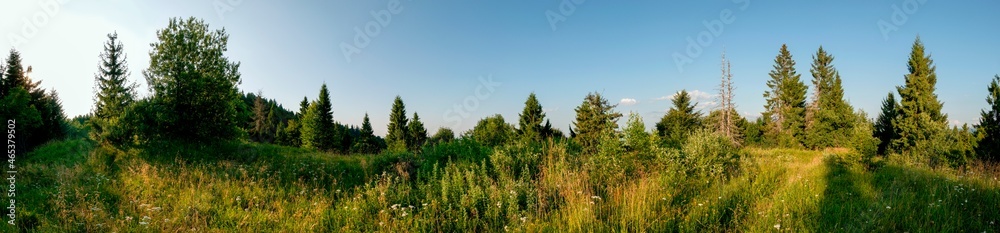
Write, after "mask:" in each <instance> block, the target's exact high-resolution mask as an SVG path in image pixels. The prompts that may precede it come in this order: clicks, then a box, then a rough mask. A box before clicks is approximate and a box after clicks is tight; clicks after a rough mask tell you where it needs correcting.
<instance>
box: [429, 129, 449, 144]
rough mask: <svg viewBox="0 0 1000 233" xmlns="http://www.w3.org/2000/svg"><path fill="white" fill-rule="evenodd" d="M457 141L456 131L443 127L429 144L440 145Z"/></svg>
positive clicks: (432, 137)
mask: <svg viewBox="0 0 1000 233" xmlns="http://www.w3.org/2000/svg"><path fill="white" fill-rule="evenodd" d="M452 141H455V131H452V130H451V129H449V128H445V127H441V128H439V129H438V131H437V133H434V136H431V138H430V139H429V140H428V143H429V144H432V145H436V144H439V143H448V142H452Z"/></svg>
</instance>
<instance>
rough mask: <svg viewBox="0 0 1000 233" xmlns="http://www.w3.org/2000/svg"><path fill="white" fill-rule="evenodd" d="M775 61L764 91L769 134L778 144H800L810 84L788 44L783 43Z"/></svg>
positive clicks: (792, 145)
mask: <svg viewBox="0 0 1000 233" xmlns="http://www.w3.org/2000/svg"><path fill="white" fill-rule="evenodd" d="M774 63H775V64H774V69H773V70H771V72H770V74H769V75H770V76H771V80H768V81H767V86H768V88H770V90H768V91H766V92H764V98H765V99H767V104H766V105H765V106H764V108H765V109H766V111H765V112H764V114H763V117H764V118H765V120H766V121H767V123H768V127H767V128H768V129H767V135H768V138H769V140H770V141H771V142H772V143H773V144H776V145H778V146H785V147H800V146H801V143H802V139H803V138H804V137H803V135H804V133H805V132H804V131H805V109H806V85H805V84H804V83H802V81H801V80H800V79H799V78H800V75H799V74H798V73H797V72H796V71H795V60H792V54H791V53H790V52H788V46H786V45H784V44H783V45H781V50H780V51H779V53H778V56H777V57H775V59H774Z"/></svg>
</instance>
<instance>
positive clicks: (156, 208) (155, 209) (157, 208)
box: [150, 206, 163, 211]
mask: <svg viewBox="0 0 1000 233" xmlns="http://www.w3.org/2000/svg"><path fill="white" fill-rule="evenodd" d="M161 209H163V208H160V207H159V206H157V207H153V208H152V209H150V210H154V211H157V210H161Z"/></svg>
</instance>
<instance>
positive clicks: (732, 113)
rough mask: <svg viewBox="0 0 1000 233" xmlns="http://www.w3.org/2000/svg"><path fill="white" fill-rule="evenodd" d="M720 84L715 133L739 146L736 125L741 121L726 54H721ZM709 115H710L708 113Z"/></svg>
mask: <svg viewBox="0 0 1000 233" xmlns="http://www.w3.org/2000/svg"><path fill="white" fill-rule="evenodd" d="M720 69H721V70H722V83H721V84H719V96H718V100H719V113H721V115H720V117H719V118H717V119H712V120H714V121H715V122H714V124H715V131H716V132H719V133H721V134H722V135H723V136H725V137H726V138H728V139H729V140H730V141H732V142H733V144H734V145H737V146H738V145H741V144H742V141H743V133H742V132H741V130H739V129H738V124H739V123H740V121H739V120H740V119H743V117H742V116H740V115H739V114H738V113H737V112H736V104H735V103H734V98H735V97H734V94H733V91H734V90H735V89H736V87H733V71H732V64H730V63H729V59H726V53H725V52H722V65H721V68H720ZM709 115H711V113H709Z"/></svg>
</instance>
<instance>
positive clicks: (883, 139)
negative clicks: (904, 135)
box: [874, 92, 899, 155]
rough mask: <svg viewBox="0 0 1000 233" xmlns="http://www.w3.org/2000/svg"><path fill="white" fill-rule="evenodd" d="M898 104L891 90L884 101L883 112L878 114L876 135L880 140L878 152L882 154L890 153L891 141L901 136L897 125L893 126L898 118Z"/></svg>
mask: <svg viewBox="0 0 1000 233" xmlns="http://www.w3.org/2000/svg"><path fill="white" fill-rule="evenodd" d="M897 106H898V104H897V103H896V97H895V95H893V94H892V92H889V95H888V96H886V97H885V100H883V101H882V113H880V114H879V115H878V119H877V120H876V121H875V132H874V135H875V138H878V140H879V144H878V154H880V155H885V154H886V153H888V152H889V145H891V144H890V143H891V142H892V141H893V140H896V139H898V138H899V135H897V134H896V129H895V127H893V126H892V121H893V120H894V119H896V107H897Z"/></svg>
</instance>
